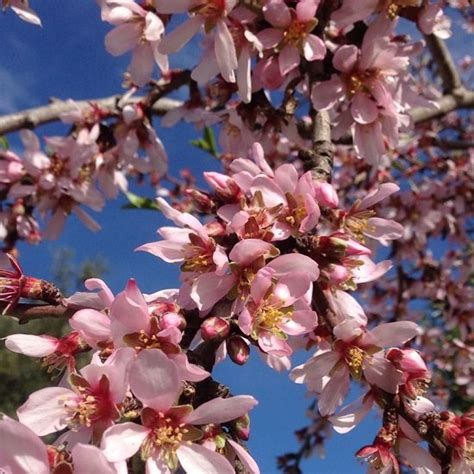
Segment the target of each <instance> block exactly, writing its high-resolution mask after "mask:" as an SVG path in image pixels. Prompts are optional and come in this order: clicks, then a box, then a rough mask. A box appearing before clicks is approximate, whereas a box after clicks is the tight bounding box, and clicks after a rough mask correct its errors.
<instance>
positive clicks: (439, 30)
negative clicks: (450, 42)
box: [418, 2, 452, 39]
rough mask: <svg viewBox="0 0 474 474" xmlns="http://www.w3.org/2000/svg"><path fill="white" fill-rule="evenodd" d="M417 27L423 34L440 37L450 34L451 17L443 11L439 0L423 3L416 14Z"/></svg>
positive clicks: (444, 37) (446, 36) (447, 36)
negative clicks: (417, 14)
mask: <svg viewBox="0 0 474 474" xmlns="http://www.w3.org/2000/svg"><path fill="white" fill-rule="evenodd" d="M418 27H419V28H420V30H421V31H422V32H423V33H424V34H425V35H430V34H433V35H435V36H437V37H438V38H441V39H447V38H449V37H450V36H451V34H452V33H451V19H450V18H449V16H447V15H445V14H444V13H443V6H442V4H441V2H438V3H429V4H425V5H424V6H423V8H422V10H421V12H420V14H419V16H418Z"/></svg>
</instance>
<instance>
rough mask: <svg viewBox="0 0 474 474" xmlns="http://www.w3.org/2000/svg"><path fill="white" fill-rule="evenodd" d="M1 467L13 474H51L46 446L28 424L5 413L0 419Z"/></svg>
mask: <svg viewBox="0 0 474 474" xmlns="http://www.w3.org/2000/svg"><path fill="white" fill-rule="evenodd" d="M0 439H1V440H2V446H1V448H0V451H1V453H0V454H1V457H0V469H1V468H6V471H5V473H11V474H28V473H35V474H49V472H50V470H49V462H48V454H47V450H46V446H45V445H44V444H43V442H42V441H41V439H40V438H38V436H36V435H35V434H34V433H33V431H31V430H30V429H29V428H27V427H26V426H24V425H22V424H21V423H18V422H17V421H15V420H13V419H11V418H9V417H8V416H6V415H3V416H2V418H1V419H0Z"/></svg>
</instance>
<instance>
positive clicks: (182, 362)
mask: <svg viewBox="0 0 474 474" xmlns="http://www.w3.org/2000/svg"><path fill="white" fill-rule="evenodd" d="M169 358H170V359H171V360H172V361H173V362H174V363H175V364H176V368H177V369H178V376H179V378H180V380H187V381H188V382H200V381H201V380H204V379H206V378H207V377H209V375H210V374H209V372H207V371H206V370H204V369H203V368H202V367H199V366H198V365H195V364H190V363H189V361H188V357H187V356H186V354H183V353H180V354H171V355H170V356H169Z"/></svg>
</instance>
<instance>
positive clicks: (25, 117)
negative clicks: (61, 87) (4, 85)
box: [0, 95, 182, 135]
mask: <svg viewBox="0 0 474 474" xmlns="http://www.w3.org/2000/svg"><path fill="white" fill-rule="evenodd" d="M121 99H122V96H121V95H113V96H110V97H103V98H99V99H90V100H81V101H78V102H74V103H73V102H69V101H64V100H54V101H53V102H52V103H51V104H49V105H44V106H42V107H36V108H32V109H27V110H23V111H21V112H15V113H13V114H8V115H3V116H1V117H0V135H5V134H6V133H11V132H15V131H17V130H21V129H22V128H35V127H38V126H40V125H44V124H47V123H50V122H56V121H58V120H59V119H60V116H61V114H64V113H66V112H71V111H73V110H76V108H77V107H79V108H80V109H86V108H88V107H90V105H91V103H94V104H96V105H97V106H98V107H100V108H101V109H103V110H106V111H108V112H110V113H116V112H119V110H120V109H119V103H120V100H121ZM145 99H146V97H132V98H130V99H128V100H127V102H126V103H137V102H142V101H144V100H145ZM180 105H182V102H180V101H177V100H173V99H168V98H163V99H160V100H158V101H157V102H156V103H155V104H154V105H153V108H152V110H153V113H154V114H156V115H163V114H165V113H166V112H168V111H169V110H172V109H174V108H176V107H179V106H180Z"/></svg>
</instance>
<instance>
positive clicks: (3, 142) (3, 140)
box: [0, 137, 10, 150]
mask: <svg viewBox="0 0 474 474" xmlns="http://www.w3.org/2000/svg"><path fill="white" fill-rule="evenodd" d="M0 147H2V148H3V149H4V150H8V149H9V148H10V144H9V143H8V138H7V137H0Z"/></svg>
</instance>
